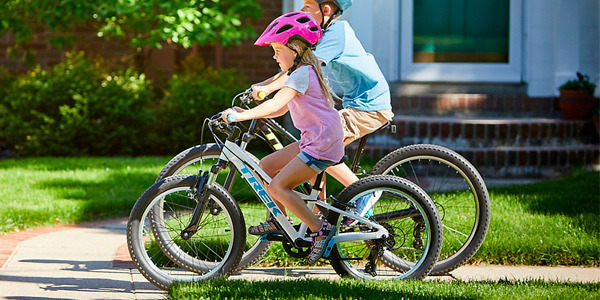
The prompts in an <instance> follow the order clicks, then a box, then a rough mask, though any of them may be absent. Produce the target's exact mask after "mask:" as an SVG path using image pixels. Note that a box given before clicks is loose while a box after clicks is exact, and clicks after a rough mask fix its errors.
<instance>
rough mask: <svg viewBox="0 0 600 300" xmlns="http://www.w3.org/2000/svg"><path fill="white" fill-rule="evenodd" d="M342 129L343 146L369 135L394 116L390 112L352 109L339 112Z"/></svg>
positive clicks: (388, 110)
mask: <svg viewBox="0 0 600 300" xmlns="http://www.w3.org/2000/svg"><path fill="white" fill-rule="evenodd" d="M339 113H340V117H341V119H342V128H343V129H344V145H348V144H350V143H352V142H353V141H355V140H357V139H359V138H361V137H362V136H364V135H366V134H369V133H371V132H373V131H375V130H377V129H378V128H379V127H381V126H383V125H384V124H385V123H386V122H387V121H390V120H391V119H392V117H393V116H394V113H393V112H392V110H390V109H387V110H378V111H362V110H358V109H355V108H352V107H348V108H344V109H341V110H340V111H339Z"/></svg>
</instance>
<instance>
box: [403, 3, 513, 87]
mask: <svg viewBox="0 0 600 300" xmlns="http://www.w3.org/2000/svg"><path fill="white" fill-rule="evenodd" d="M522 7H523V6H522V0H402V2H401V26H400V27H401V29H400V31H401V34H400V39H401V40H400V79H401V80H403V81H451V82H521V81H522V28H523V26H522V23H523V22H522Z"/></svg>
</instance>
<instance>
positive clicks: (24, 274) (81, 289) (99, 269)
mask: <svg viewBox="0 0 600 300" xmlns="http://www.w3.org/2000/svg"><path fill="white" fill-rule="evenodd" d="M125 223H126V220H116V221H112V222H100V223H92V224H84V225H81V226H62V227H58V228H45V229H38V230H31V231H24V232H17V233H12V234H8V235H4V236H0V299H164V298H166V294H165V292H163V291H161V290H159V289H158V288H156V287H154V286H153V285H152V284H150V283H149V282H148V281H147V280H146V279H145V278H144V277H143V276H141V275H140V274H139V272H138V271H137V270H136V269H135V268H134V267H133V264H132V263H131V259H130V258H129V255H128V253H127V248H126V240H125ZM230 278H231V279H242V280H275V279H294V278H323V279H333V280H335V279H338V278H339V277H338V275H337V274H336V273H335V272H334V271H333V269H332V268H329V267H327V268H252V269H248V270H245V271H243V272H241V274H236V275H233V276H231V277H230ZM527 279H543V280H550V281H561V282H600V268H575V267H527V266H524V267H503V266H464V267H461V268H459V269H457V270H455V271H453V272H452V274H451V275H450V276H439V277H428V278H427V280H447V281H454V280H459V281H471V280H475V281H487V280H492V281H497V280H527Z"/></svg>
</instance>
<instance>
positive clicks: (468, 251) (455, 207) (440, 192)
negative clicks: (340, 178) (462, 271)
mask: <svg viewBox="0 0 600 300" xmlns="http://www.w3.org/2000/svg"><path fill="white" fill-rule="evenodd" d="M370 173H371V174H386V175H395V176H399V177H403V178H406V179H408V180H410V181H412V182H414V183H416V184H417V185H418V186H420V187H421V188H422V189H423V190H425V191H426V192H427V193H428V194H429V196H430V197H431V199H432V200H433V201H434V202H435V204H436V206H437V208H438V211H439V213H440V216H441V218H442V223H443V226H444V242H443V246H442V253H441V255H440V259H439V261H438V262H437V263H436V265H435V266H434V268H433V270H432V271H431V274H432V275H441V274H446V273H448V272H450V271H452V270H454V269H456V268H458V267H460V266H462V265H464V264H465V263H467V262H468V261H469V259H471V258H472V257H473V255H475V253H476V252H477V250H479V247H481V244H482V243H483V240H484V239H485V236H486V234H487V230H488V227H489V223H490V199H489V194H488V191H487V187H486V186H485V183H484V181H483V179H482V178H481V175H480V174H479V172H477V170H476V169H475V167H473V165H472V164H471V163H469V162H468V161H467V160H466V159H465V158H464V157H462V156H461V155H459V154H458V153H456V152H454V151H452V150H450V149H447V148H445V147H441V146H436V145H424V144H423V145H421V144H420V145H411V146H407V147H402V148H400V149H397V150H395V151H393V152H391V153H389V154H388V155H386V156H385V157H383V158H382V159H381V160H380V161H379V162H377V164H375V166H374V167H373V169H372V170H371V172H370Z"/></svg>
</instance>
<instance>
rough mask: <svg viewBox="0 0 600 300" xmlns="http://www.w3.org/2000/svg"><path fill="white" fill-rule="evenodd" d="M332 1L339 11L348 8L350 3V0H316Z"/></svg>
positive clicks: (318, 0) (320, 1) (320, 2)
mask: <svg viewBox="0 0 600 300" xmlns="http://www.w3.org/2000/svg"><path fill="white" fill-rule="evenodd" d="M325 2H333V3H335V4H337V6H338V7H339V8H340V10H341V11H344V10H346V9H348V7H350V6H351V5H352V0H317V3H319V4H323V3H325Z"/></svg>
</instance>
